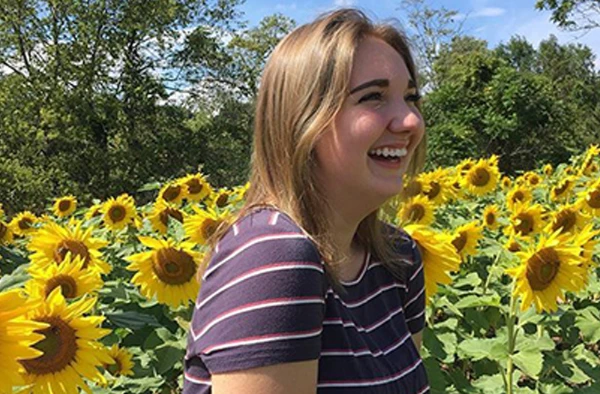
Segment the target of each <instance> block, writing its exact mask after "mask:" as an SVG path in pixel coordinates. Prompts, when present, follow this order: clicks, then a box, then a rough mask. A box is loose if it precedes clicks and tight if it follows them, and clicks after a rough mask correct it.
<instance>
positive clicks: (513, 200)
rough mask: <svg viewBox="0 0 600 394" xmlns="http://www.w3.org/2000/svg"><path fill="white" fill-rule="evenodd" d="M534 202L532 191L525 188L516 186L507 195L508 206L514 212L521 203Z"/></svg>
mask: <svg viewBox="0 0 600 394" xmlns="http://www.w3.org/2000/svg"><path fill="white" fill-rule="evenodd" d="M532 200H533V195H532V194H531V191H530V190H529V189H528V188H527V187H524V186H518V185H517V186H515V187H513V188H512V189H511V190H510V191H509V192H508V193H507V194H506V206H507V207H508V209H510V210H511V211H513V210H514V209H515V206H516V205H517V204H519V203H521V204H527V203H529V202H531V201H532Z"/></svg>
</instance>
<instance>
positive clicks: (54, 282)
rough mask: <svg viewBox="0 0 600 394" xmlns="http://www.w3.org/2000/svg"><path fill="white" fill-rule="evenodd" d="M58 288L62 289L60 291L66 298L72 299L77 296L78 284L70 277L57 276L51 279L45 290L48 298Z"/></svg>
mask: <svg viewBox="0 0 600 394" xmlns="http://www.w3.org/2000/svg"><path fill="white" fill-rule="evenodd" d="M57 287H60V291H61V292H62V295H63V297H65V298H68V299H71V298H75V297H76V296H77V282H75V279H73V277H71V276H69V275H57V276H54V277H52V278H50V279H49V280H48V282H46V287H45V289H44V292H45V294H46V297H47V296H48V295H49V294H50V293H51V292H52V290H54V289H56V288H57Z"/></svg>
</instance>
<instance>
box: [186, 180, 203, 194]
mask: <svg viewBox="0 0 600 394" xmlns="http://www.w3.org/2000/svg"><path fill="white" fill-rule="evenodd" d="M186 185H187V187H188V191H189V192H190V194H198V193H200V192H201V191H202V187H203V186H202V183H200V181H199V180H198V179H190V180H189V181H187V182H186Z"/></svg>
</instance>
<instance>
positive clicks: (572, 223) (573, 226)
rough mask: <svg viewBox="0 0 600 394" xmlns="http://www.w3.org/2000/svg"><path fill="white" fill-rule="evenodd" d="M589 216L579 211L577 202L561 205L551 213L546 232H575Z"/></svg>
mask: <svg viewBox="0 0 600 394" xmlns="http://www.w3.org/2000/svg"><path fill="white" fill-rule="evenodd" d="M588 220H589V217H587V216H585V215H583V214H582V213H581V208H580V206H579V204H568V205H563V206H562V207H560V208H559V209H558V210H556V211H555V212H552V213H551V216H550V221H549V223H548V225H547V226H546V232H548V233H553V232H555V231H559V233H561V234H564V233H571V234H575V233H576V232H577V231H578V229H581V228H583V226H584V225H585V223H586V222H587V221H588Z"/></svg>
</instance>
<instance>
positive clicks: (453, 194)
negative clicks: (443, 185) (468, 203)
mask: <svg viewBox="0 0 600 394" xmlns="http://www.w3.org/2000/svg"><path fill="white" fill-rule="evenodd" d="M464 196H465V189H464V188H463V186H462V178H461V177H460V176H459V175H455V176H454V177H452V178H450V179H449V180H448V201H456V200H461V199H463V198H464Z"/></svg>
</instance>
